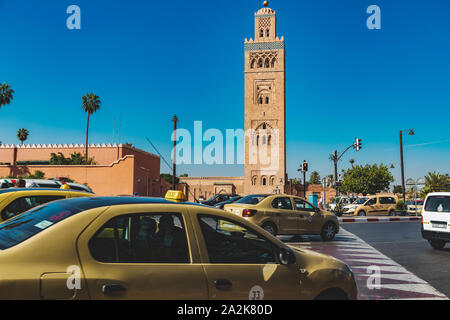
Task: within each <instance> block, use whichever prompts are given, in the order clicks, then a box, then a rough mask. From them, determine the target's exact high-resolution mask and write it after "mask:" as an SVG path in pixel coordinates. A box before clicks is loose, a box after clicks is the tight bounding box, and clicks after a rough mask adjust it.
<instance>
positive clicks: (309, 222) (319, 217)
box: [224, 194, 339, 241]
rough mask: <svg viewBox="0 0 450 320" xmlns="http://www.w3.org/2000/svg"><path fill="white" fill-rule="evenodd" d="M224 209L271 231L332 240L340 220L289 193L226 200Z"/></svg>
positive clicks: (277, 233) (273, 233)
mask: <svg viewBox="0 0 450 320" xmlns="http://www.w3.org/2000/svg"><path fill="white" fill-rule="evenodd" d="M224 210H225V211H227V212H230V213H232V214H234V215H237V216H242V217H243V218H246V219H247V220H248V221H250V222H252V223H254V224H256V225H258V226H260V227H262V228H263V229H264V230H266V231H267V232H269V233H270V234H272V235H294V234H295V235H297V234H301V235H306V234H308V235H314V234H317V235H320V236H321V237H322V239H323V240H324V241H331V240H333V238H334V236H335V235H336V234H337V233H338V232H339V220H338V218H337V217H336V216H335V215H334V214H333V213H330V212H327V211H323V210H320V209H319V208H317V207H315V206H313V205H312V204H311V203H309V202H308V201H306V200H304V199H302V198H299V197H295V196H289V195H264V194H256V195H250V196H247V197H244V198H242V199H241V200H239V201H237V202H235V203H233V204H227V205H225V207H224Z"/></svg>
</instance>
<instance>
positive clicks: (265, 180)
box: [262, 177, 267, 186]
mask: <svg viewBox="0 0 450 320" xmlns="http://www.w3.org/2000/svg"><path fill="white" fill-rule="evenodd" d="M262 185H263V186H267V178H266V177H263V178H262Z"/></svg>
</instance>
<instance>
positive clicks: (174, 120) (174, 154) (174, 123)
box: [172, 115, 178, 190]
mask: <svg viewBox="0 0 450 320" xmlns="http://www.w3.org/2000/svg"><path fill="white" fill-rule="evenodd" d="M172 121H173V159H172V161H173V169H172V190H176V186H177V182H176V178H177V122H178V118H177V115H174V116H173V118H172Z"/></svg>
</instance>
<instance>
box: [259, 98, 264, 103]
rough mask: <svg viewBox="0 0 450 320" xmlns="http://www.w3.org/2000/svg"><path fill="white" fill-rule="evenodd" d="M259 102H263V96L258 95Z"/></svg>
mask: <svg viewBox="0 0 450 320" xmlns="http://www.w3.org/2000/svg"><path fill="white" fill-rule="evenodd" d="M259 104H263V97H262V96H261V97H259Z"/></svg>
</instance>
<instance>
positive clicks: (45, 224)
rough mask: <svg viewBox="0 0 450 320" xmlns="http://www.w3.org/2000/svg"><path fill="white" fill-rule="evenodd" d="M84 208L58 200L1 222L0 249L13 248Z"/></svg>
mask: <svg viewBox="0 0 450 320" xmlns="http://www.w3.org/2000/svg"><path fill="white" fill-rule="evenodd" d="M81 211H82V210H80V209H77V208H73V207H67V206H64V205H62V204H61V203H58V202H53V203H51V204H47V205H43V206H40V207H36V208H34V209H32V210H29V211H27V212H25V213H23V214H21V215H18V216H16V217H14V218H12V219H10V220H8V221H6V222H3V223H0V250H5V249H8V248H11V247H13V246H15V245H18V244H19V243H21V242H23V241H25V240H27V239H29V238H31V237H33V236H35V235H36V234H38V233H40V232H41V231H43V230H45V229H47V228H49V227H51V226H53V225H54V224H56V223H58V222H60V221H62V220H64V219H66V218H68V217H70V216H72V215H74V214H77V213H79V212H81Z"/></svg>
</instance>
